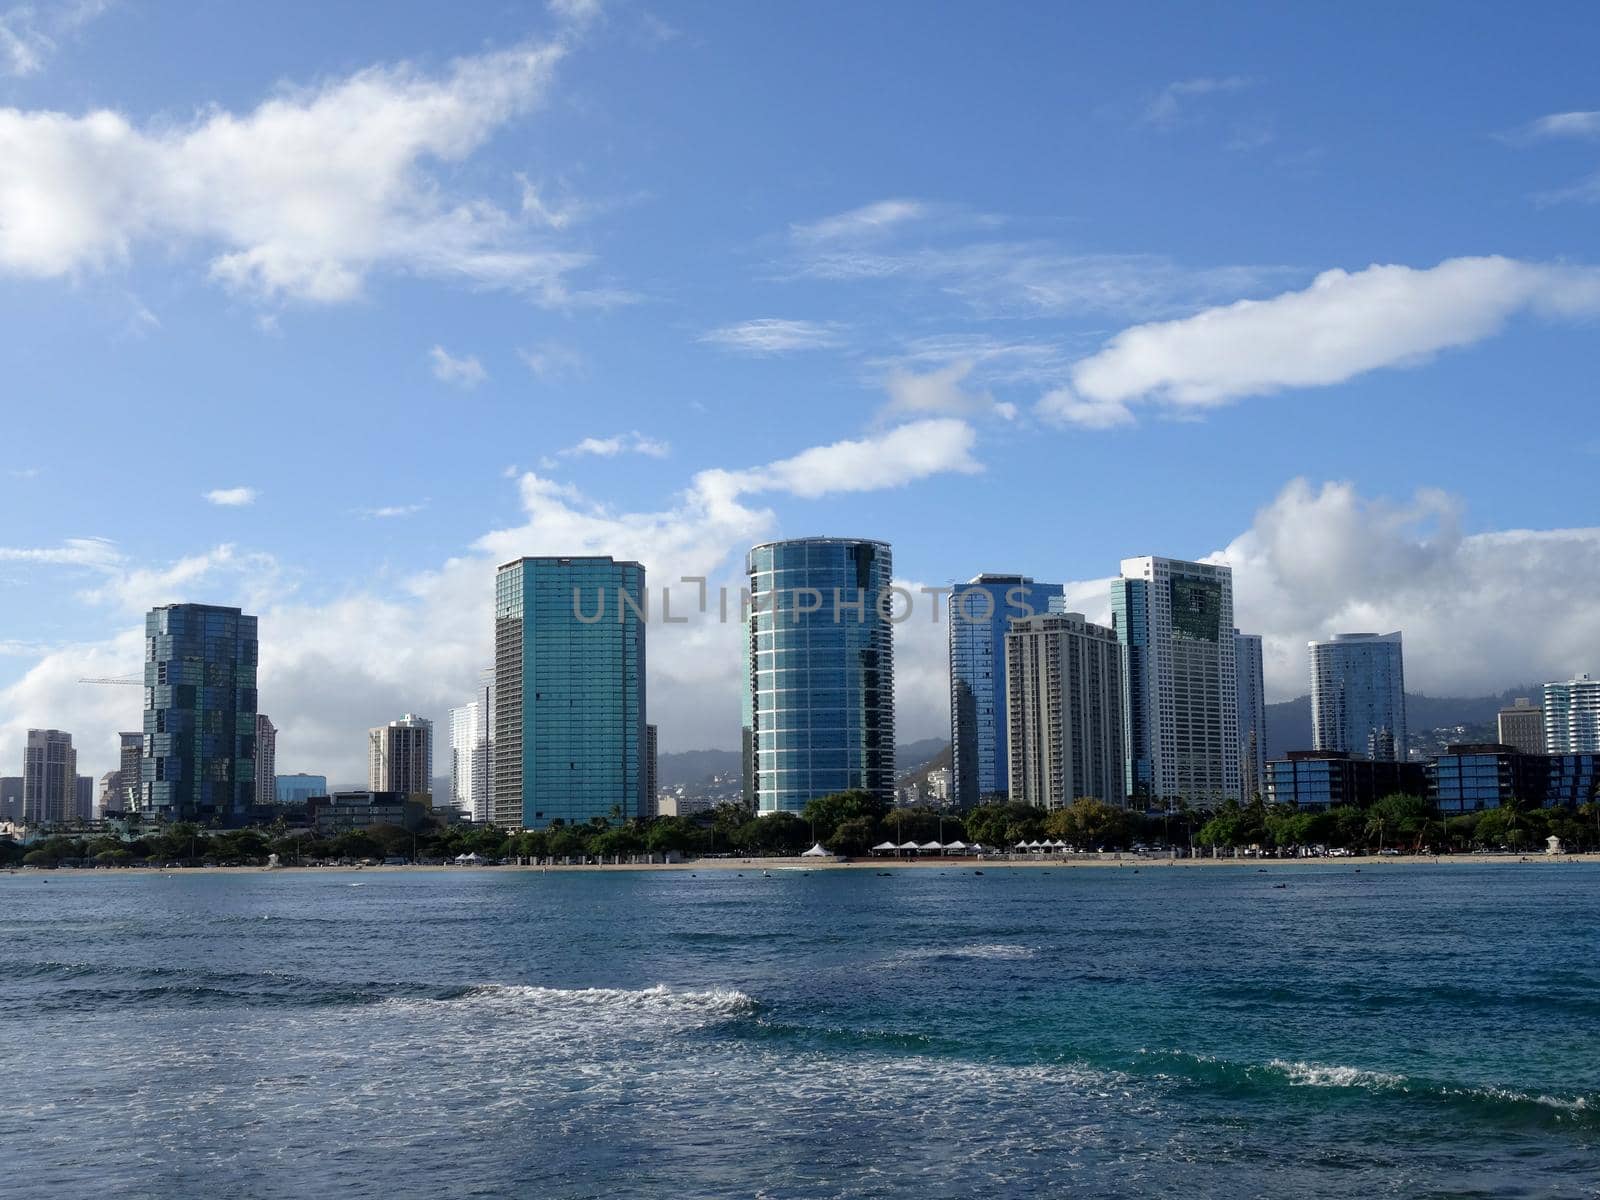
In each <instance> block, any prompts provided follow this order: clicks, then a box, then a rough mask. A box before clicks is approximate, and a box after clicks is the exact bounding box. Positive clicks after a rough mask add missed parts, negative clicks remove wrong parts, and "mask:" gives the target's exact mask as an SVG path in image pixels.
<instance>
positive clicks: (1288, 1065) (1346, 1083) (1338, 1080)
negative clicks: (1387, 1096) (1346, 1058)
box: [1267, 1058, 1406, 1091]
mask: <svg viewBox="0 0 1600 1200" xmlns="http://www.w3.org/2000/svg"><path fill="white" fill-rule="evenodd" d="M1267 1066H1268V1067H1270V1068H1271V1069H1272V1070H1274V1071H1278V1072H1281V1073H1282V1074H1283V1075H1284V1077H1285V1078H1287V1079H1288V1081H1289V1084H1290V1086H1292V1087H1328V1088H1366V1089H1368V1090H1369V1091H1387V1090H1389V1089H1391V1088H1398V1087H1404V1086H1405V1083H1406V1077H1405V1076H1404V1075H1396V1074H1392V1073H1390V1072H1388V1071H1368V1070H1364V1069H1363V1068H1361V1067H1345V1066H1339V1065H1338V1064H1331V1065H1330V1064H1324V1063H1307V1062H1286V1061H1284V1060H1283V1059H1281V1058H1275V1059H1273V1060H1272V1061H1271V1062H1269V1063H1268V1064H1267Z"/></svg>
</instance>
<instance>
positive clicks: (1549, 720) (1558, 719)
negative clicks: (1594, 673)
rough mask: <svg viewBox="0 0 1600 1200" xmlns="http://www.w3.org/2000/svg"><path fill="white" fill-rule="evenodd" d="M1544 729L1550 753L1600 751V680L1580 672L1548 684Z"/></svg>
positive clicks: (1546, 686) (1545, 698)
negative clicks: (1573, 677) (1561, 680)
mask: <svg viewBox="0 0 1600 1200" xmlns="http://www.w3.org/2000/svg"><path fill="white" fill-rule="evenodd" d="M1544 730H1545V750H1546V752H1547V753H1550V754H1594V753H1596V752H1600V679H1591V678H1589V676H1587V675H1579V676H1577V677H1576V678H1575V679H1569V680H1567V681H1566V682H1565V683H1547V684H1545V685H1544Z"/></svg>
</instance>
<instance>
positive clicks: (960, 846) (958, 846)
mask: <svg viewBox="0 0 1600 1200" xmlns="http://www.w3.org/2000/svg"><path fill="white" fill-rule="evenodd" d="M944 848H945V849H946V850H965V849H967V844H966V843H965V842H960V841H957V842H946V843H945V846H944Z"/></svg>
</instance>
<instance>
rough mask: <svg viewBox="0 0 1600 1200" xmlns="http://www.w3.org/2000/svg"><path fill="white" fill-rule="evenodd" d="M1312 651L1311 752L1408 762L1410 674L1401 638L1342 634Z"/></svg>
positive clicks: (1313, 647) (1311, 645) (1376, 634)
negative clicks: (1338, 752) (1408, 690)
mask: <svg viewBox="0 0 1600 1200" xmlns="http://www.w3.org/2000/svg"><path fill="white" fill-rule="evenodd" d="M1308 645H1309V647H1310V650H1311V747H1312V749H1314V750H1344V751H1347V752H1348V753H1350V754H1354V755H1356V756H1357V757H1358V758H1371V759H1379V760H1382V761H1385V762H1404V761H1405V760H1406V672H1405V661H1404V655H1403V653H1402V650H1401V645H1400V634H1399V633H1398V632H1396V633H1341V634H1337V635H1336V636H1334V637H1333V638H1331V639H1329V640H1327V641H1321V642H1310V643H1308Z"/></svg>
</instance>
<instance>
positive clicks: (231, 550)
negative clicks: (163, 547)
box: [79, 544, 293, 613]
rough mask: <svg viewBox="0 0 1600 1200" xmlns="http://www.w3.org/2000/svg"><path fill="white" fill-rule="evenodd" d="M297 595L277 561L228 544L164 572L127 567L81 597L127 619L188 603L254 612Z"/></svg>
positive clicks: (188, 558)
mask: <svg viewBox="0 0 1600 1200" xmlns="http://www.w3.org/2000/svg"><path fill="white" fill-rule="evenodd" d="M292 590H293V588H292V586H291V585H290V584H288V583H287V582H286V581H285V576H284V572H283V570H282V568H281V567H280V566H279V564H278V561H277V559H275V558H274V557H273V556H272V555H270V554H262V553H258V552H245V553H241V552H240V551H239V550H238V549H236V548H235V547H234V546H232V545H231V544H223V545H220V546H215V547H213V548H212V549H210V550H207V551H204V552H203V553H200V554H191V555H188V556H187V557H184V558H180V559H178V560H176V561H175V562H171V563H168V564H167V565H165V566H161V567H132V566H127V565H124V566H123V567H122V568H121V569H119V570H117V571H115V572H112V573H109V574H107V575H106V577H105V579H104V581H103V582H101V583H100V584H98V585H97V586H95V587H92V588H88V589H85V590H84V591H82V592H80V593H79V598H80V599H82V600H85V601H87V602H88V603H90V604H98V605H103V606H105V607H107V608H110V609H113V610H116V611H120V612H124V613H143V612H145V611H147V610H149V609H151V608H154V607H155V606H157V605H159V604H183V603H195V604H239V603H244V604H245V605H246V606H247V607H250V608H252V609H254V608H260V607H262V606H264V605H266V604H269V603H272V602H274V601H275V600H278V599H280V598H282V597H284V596H286V595H288V594H289V593H290V592H292Z"/></svg>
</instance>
